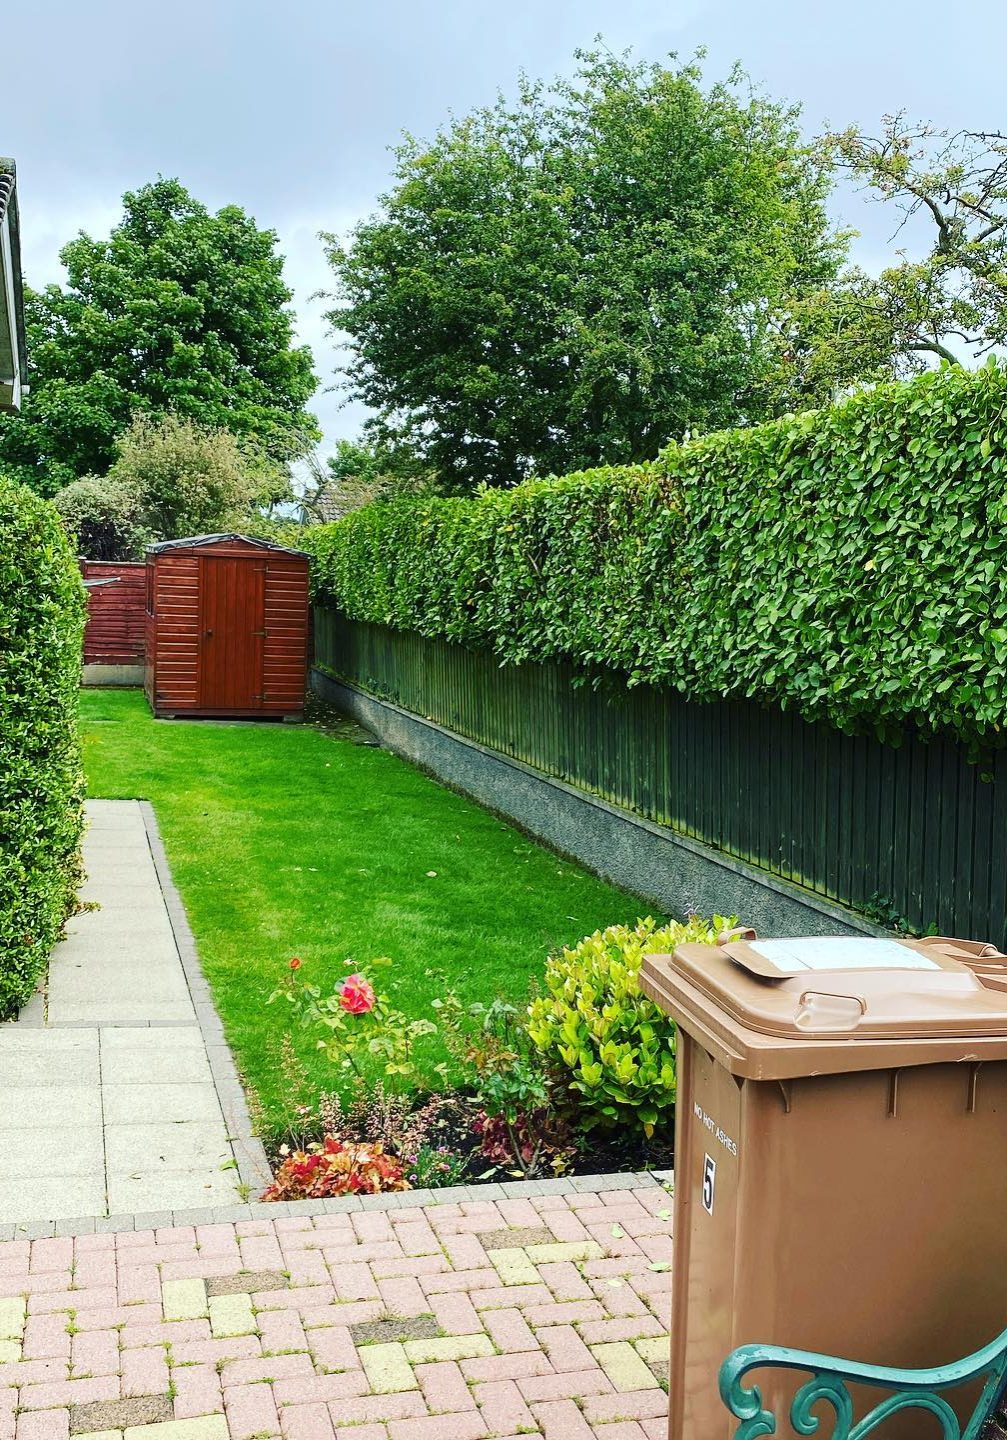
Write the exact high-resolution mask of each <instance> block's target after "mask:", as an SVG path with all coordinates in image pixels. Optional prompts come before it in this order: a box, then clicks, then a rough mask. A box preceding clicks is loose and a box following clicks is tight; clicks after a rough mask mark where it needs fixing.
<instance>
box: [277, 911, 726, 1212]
mask: <svg viewBox="0 0 1007 1440" xmlns="http://www.w3.org/2000/svg"><path fill="white" fill-rule="evenodd" d="M734 923H735V922H734V920H733V919H728V918H725V917H722V916H714V917H713V918H712V920H711V921H709V922H707V921H705V920H702V919H700V918H699V917H698V916H692V917H690V918H689V919H688V920H687V921H686V922H685V923H673V924H671V925H668V926H665V927H663V928H659V927H658V926H657V925H656V924H655V922H654V921H653V920H652V919H649V918H648V919H645V920H641V921H639V922H638V923H637V925H636V926H635V927H632V928H631V927H628V926H612V927H610V928H609V929H608V930H604V931H596V932H595V933H594V934H593V935H590V936H588V937H587V938H586V939H585V940H583V941H581V943H580V944H579V945H576V946H574V947H572V948H569V949H565V950H563V951H562V952H561V953H560V954H558V955H554V956H552V957H551V958H550V960H549V961H548V963H547V966H546V973H545V978H544V988H543V991H542V993H539V994H536V995H534V996H532V998H531V1000H530V1002H529V1004H528V1005H527V1006H526V1007H522V1008H518V1007H516V1006H513V1005H510V1004H507V1003H506V1002H504V1001H500V1000H496V1001H493V1002H492V1003H490V1004H489V1005H480V1004H477V1005H470V1006H463V1005H462V1004H461V1003H460V1001H459V1000H458V997H457V995H456V994H455V993H454V992H453V990H452V989H451V988H450V987H449V986H447V985H446V984H444V983H443V982H442V981H441V980H440V979H439V977H437V976H435V975H431V976H430V981H431V992H432V994H431V1000H430V1016H429V1017H421V1018H414V1019H410V1018H408V1017H407V1016H406V1015H405V1014H404V1013H403V1012H402V1011H401V1010H400V1009H399V1008H398V1007H397V1005H396V984H395V981H394V978H393V977H392V975H391V973H390V967H391V961H389V960H388V959H386V958H384V957H381V958H379V959H376V960H374V961H372V962H371V964H370V966H368V967H367V968H366V970H363V969H357V968H355V969H354V970H353V972H352V973H351V974H349V975H347V976H346V978H345V979H344V980H343V981H342V982H341V984H340V985H338V986H337V987H336V989H335V990H334V991H333V993H331V994H328V995H326V994H323V993H322V991H321V990H320V988H319V987H318V986H316V985H314V984H313V983H311V981H310V979H306V978H305V975H304V967H303V962H302V961H301V959H300V958H299V957H297V956H294V957H293V958H292V959H291V960H290V961H289V962H288V969H287V973H286V975H285V977H284V980H283V982H282V983H281V985H280V986H279V987H278V988H277V990H276V991H274V993H273V995H272V996H270V1003H273V1004H275V1003H284V1004H286V1005H288V1006H289V1007H290V1011H291V1015H292V1018H293V1019H294V1020H295V1021H296V1023H298V1024H299V1025H302V1026H306V1027H309V1028H311V1029H313V1030H317V1032H318V1035H319V1039H318V1046H319V1048H320V1049H322V1050H324V1051H325V1053H326V1055H327V1057H328V1059H329V1061H330V1062H331V1064H332V1066H333V1070H334V1076H335V1082H336V1086H337V1088H335V1089H334V1090H333V1091H332V1092H331V1093H327V1094H324V1095H322V1096H321V1097H319V1098H318V1099H317V1100H316V1101H313V1102H308V1103H305V1104H304V1105H303V1106H302V1107H301V1109H300V1117H299V1123H298V1126H297V1127H296V1129H295V1130H294V1131H292V1133H291V1134H290V1135H289V1136H287V1137H286V1139H284V1140H283V1141H282V1142H278V1143H277V1144H276V1145H275V1146H274V1153H273V1157H272V1158H273V1160H274V1163H275V1166H276V1178H275V1181H274V1183H273V1185H272V1186H271V1187H270V1188H269V1190H267V1192H266V1194H265V1196H264V1197H263V1198H264V1199H267V1200H293V1199H305V1198H317V1197H325V1196H333V1195H346V1194H373V1193H377V1192H379V1191H385V1190H403V1189H409V1188H413V1187H417V1188H419V1187H436V1186H440V1185H454V1184H472V1183H478V1182H480V1181H493V1180H500V1179H513V1178H523V1179H536V1178H539V1177H543V1176H554V1175H562V1174H570V1173H574V1174H576V1173H578V1172H579V1173H590V1172H595V1171H597V1170H599V1169H605V1170H642V1169H648V1168H665V1167H667V1166H668V1165H669V1164H670V1161H671V1158H672V1146H673V1137H674V1101H675V1062H674V1055H675V1027H674V1024H673V1022H672V1021H671V1020H670V1019H669V1018H668V1016H667V1015H665V1014H664V1013H663V1012H662V1011H661V1010H660V1009H659V1008H658V1007H657V1006H656V1005H654V1004H653V1002H652V1001H650V1000H648V999H647V997H646V996H644V995H643V994H642V992H641V990H640V986H639V970H640V964H641V961H642V959H643V956H644V955H645V954H648V953H654V952H663V951H669V950H672V949H674V948H675V947H676V946H677V945H679V944H681V943H682V942H683V941H685V940H692V941H704V942H706V943H713V942H714V941H715V940H716V938H717V936H718V935H719V934H720V933H721V932H722V931H723V930H725V929H730V928H731V927H732V926H733V924H734ZM379 976H381V977H385V978H379ZM433 1034H438V1035H439V1036H440V1038H441V1039H442V1040H443V1041H444V1043H445V1045H446V1048H447V1050H448V1052H449V1054H450V1055H451V1057H452V1059H453V1061H454V1062H455V1067H456V1069H457V1070H459V1071H460V1073H461V1074H462V1075H463V1077H464V1079H463V1082H462V1083H461V1084H460V1085H457V1084H456V1085H450V1086H449V1085H448V1083H447V1077H448V1065H447V1063H446V1062H443V1061H442V1062H440V1063H437V1064H430V1063H428V1062H426V1061H425V1060H424V1058H423V1047H422V1043H421V1042H422V1041H423V1040H424V1039H425V1037H427V1036H429V1035H433ZM293 1055H294V1049H293V1046H290V1047H289V1050H288V1063H289V1064H291V1066H294V1065H295V1062H294V1060H293Z"/></svg>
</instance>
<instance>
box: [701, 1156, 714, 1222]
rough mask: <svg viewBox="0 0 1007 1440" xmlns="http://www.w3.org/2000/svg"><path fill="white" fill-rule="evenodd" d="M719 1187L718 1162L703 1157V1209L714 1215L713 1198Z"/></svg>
mask: <svg viewBox="0 0 1007 1440" xmlns="http://www.w3.org/2000/svg"><path fill="white" fill-rule="evenodd" d="M716 1185H717V1162H716V1160H711V1159H710V1157H709V1155H704V1156H703V1209H704V1210H705V1211H706V1213H707V1214H708V1215H712V1214H713V1197H714V1191H715V1189H716Z"/></svg>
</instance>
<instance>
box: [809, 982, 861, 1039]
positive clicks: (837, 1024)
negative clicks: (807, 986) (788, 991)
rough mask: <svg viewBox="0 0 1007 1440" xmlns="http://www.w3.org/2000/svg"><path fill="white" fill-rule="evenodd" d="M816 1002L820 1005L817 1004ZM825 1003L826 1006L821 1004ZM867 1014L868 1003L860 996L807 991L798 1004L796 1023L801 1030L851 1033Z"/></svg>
mask: <svg viewBox="0 0 1007 1440" xmlns="http://www.w3.org/2000/svg"><path fill="white" fill-rule="evenodd" d="M816 1001H817V1002H819V1003H818V1004H816V1003H815V1002H816ZM823 1001H824V1002H825V1003H824V1004H823V1003H821V1002H823ZM854 1010H855V1013H854ZM866 1014H867V1002H866V1000H864V999H863V998H862V997H861V996H860V995H837V994H836V993H835V992H834V991H833V992H831V993H830V992H829V991H827V990H805V991H804V992H803V993H802V995H801V999H800V1002H799V1003H798V1007H797V1014H796V1016H795V1017H794V1023H795V1024H796V1025H797V1027H798V1029H800V1030H818V1031H821V1030H837V1031H850V1030H855V1029H856V1027H857V1026H858V1025H859V1024H860V1021H861V1020H862V1019H863V1017H864V1016H865V1015H866Z"/></svg>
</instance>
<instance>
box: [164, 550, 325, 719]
mask: <svg viewBox="0 0 1007 1440" xmlns="http://www.w3.org/2000/svg"><path fill="white" fill-rule="evenodd" d="M146 611H147V618H146V625H147V631H146V663H145V680H144V688H145V690H146V693H147V699H148V701H149V702H150V707H151V709H152V710H153V712H154V714H155V715H157V716H163V717H173V716H176V715H197V716H198V715H203V716H213V715H217V716H231V717H234V718H237V717H243V718H257V717H262V718H267V717H272V718H274V719H275V718H282V719H291V720H292V719H298V718H300V716H301V714H302V712H303V709H304V691H305V686H306V683H307V663H308V557H307V555H304V554H302V552H301V551H299V550H288V549H286V548H285V547H284V546H282V545H274V544H271V543H270V542H269V541H268V540H255V539H252V538H251V537H250V536H247V535H198V536H194V537H192V538H190V539H188V540H165V541H162V542H161V544H159V545H150V546H148V547H147V574H146Z"/></svg>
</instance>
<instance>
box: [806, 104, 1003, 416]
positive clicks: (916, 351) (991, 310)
mask: <svg viewBox="0 0 1007 1440" xmlns="http://www.w3.org/2000/svg"><path fill="white" fill-rule="evenodd" d="M821 146H822V154H823V159H828V160H831V161H832V162H833V163H834V164H835V165H837V166H838V167H839V168H841V169H842V170H845V171H846V172H847V173H848V174H849V175H850V176H851V177H852V178H853V179H854V180H855V181H856V182H858V183H859V184H860V185H861V187H862V188H864V189H865V190H866V191H867V192H868V194H869V195H870V196H871V197H872V198H873V199H874V200H876V201H878V202H879V203H884V204H887V205H890V206H892V207H893V208H894V209H895V211H896V213H897V214H898V217H899V219H898V223H897V225H896V228H895V236H900V235H901V234H902V233H903V232H905V233H906V238H907V240H908V241H909V243H910V244H911V243H912V241H913V238H914V236H915V235H917V234H919V233H920V231H921V226H922V227H925V228H924V229H923V231H922V233H923V238H924V244H923V246H922V251H923V253H922V255H921V256H919V258H911V257H910V255H909V254H908V253H907V251H906V250H903V249H900V250H898V251H897V252H896V258H895V260H894V263H893V264H891V265H889V266H886V267H885V269H883V270H882V271H881V273H880V274H879V275H876V276H872V275H868V274H867V273H865V272H864V271H863V270H860V269H851V270H849V271H847V272H846V273H845V274H844V275H843V276H842V277H841V280H840V283H839V284H837V285H836V286H834V287H832V288H831V289H822V290H820V291H819V292H817V293H813V294H811V295H810V296H808V297H807V298H806V300H805V302H804V303H803V304H802V305H801V306H798V307H797V308H796V310H795V314H794V322H795V324H794V340H795V343H794V346H793V348H792V352H791V356H790V358H791V360H792V361H793V368H794V371H795V374H796V375H797V376H799V378H798V380H797V388H798V389H800V388H802V386H803V387H804V388H806V389H808V390H810V391H811V392H813V393H815V392H820V391H821V389H822V388H823V386H827V385H828V384H829V383H831V384H832V385H834V386H843V385H846V384H850V383H853V382H856V381H858V380H871V379H876V378H879V377H885V376H887V377H889V378H890V377H891V376H892V375H903V376H905V375H910V374H913V373H915V372H917V371H919V370H922V369H924V368H925V367H926V366H927V364H928V363H929V364H933V363H934V361H935V360H937V361H942V362H945V363H947V364H951V365H957V364H961V363H964V362H967V361H968V360H970V359H971V360H977V359H980V358H981V357H982V356H984V355H986V354H987V353H988V352H990V351H991V350H993V349H994V348H996V347H998V346H1002V345H1004V344H1007V136H1004V135H1002V134H1000V133H999V132H989V131H972V130H961V131H958V132H957V133H955V134H952V135H949V134H948V133H947V132H945V131H939V130H935V129H934V128H933V127H932V126H930V125H917V124H912V123H909V122H907V120H906V118H905V115H904V114H902V113H899V114H897V115H890V116H886V117H885V119H884V120H883V122H882V126H881V133H880V135H878V136H871V135H867V134H865V133H863V132H862V131H859V130H857V129H854V128H851V129H848V130H843V131H840V132H835V133H831V134H828V135H825V136H823V137H822V142H821ZM893 238H895V237H893Z"/></svg>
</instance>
